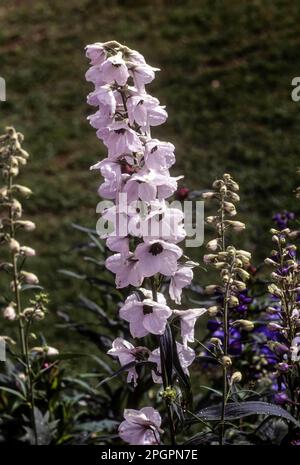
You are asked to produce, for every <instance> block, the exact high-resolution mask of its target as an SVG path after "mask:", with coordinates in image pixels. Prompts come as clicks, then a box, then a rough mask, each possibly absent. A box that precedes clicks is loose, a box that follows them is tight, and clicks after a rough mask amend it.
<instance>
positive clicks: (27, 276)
mask: <svg viewBox="0 0 300 465" xmlns="http://www.w3.org/2000/svg"><path fill="white" fill-rule="evenodd" d="M20 275H21V276H22V278H23V279H24V281H25V283H26V284H38V283H39V278H38V277H37V276H36V275H35V274H33V273H29V272H28V271H21V273H20Z"/></svg>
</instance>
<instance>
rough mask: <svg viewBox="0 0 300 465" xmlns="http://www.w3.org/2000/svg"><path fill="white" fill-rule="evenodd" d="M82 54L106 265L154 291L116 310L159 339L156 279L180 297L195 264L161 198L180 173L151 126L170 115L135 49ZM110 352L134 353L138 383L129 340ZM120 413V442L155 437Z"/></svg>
mask: <svg viewBox="0 0 300 465" xmlns="http://www.w3.org/2000/svg"><path fill="white" fill-rule="evenodd" d="M86 54H87V57H88V58H89V59H90V60H91V68H90V69H89V70H88V71H87V73H86V78H87V80H89V81H91V82H92V83H93V84H94V85H95V90H94V91H93V92H91V93H90V94H89V96H88V103H89V104H90V105H93V106H96V107H99V108H98V110H97V111H96V113H94V115H91V116H90V117H89V118H88V119H89V121H90V123H91V125H92V126H93V127H94V128H95V129H97V137H98V138H99V139H100V140H102V142H103V143H104V145H105V146H106V147H107V150H108V156H107V158H106V159H105V160H102V161H100V162H99V163H96V164H95V165H93V166H92V169H99V171H100V173H101V175H102V176H103V177H104V182H103V183H102V184H101V186H100V187H99V190H98V193H99V194H100V195H101V196H102V197H104V198H106V199H112V200H113V201H114V202H115V204H114V205H113V206H112V207H110V208H106V209H105V210H104V212H103V213H102V219H104V220H107V221H109V222H110V223H111V224H112V225H113V231H112V232H109V233H107V232H103V233H101V234H100V235H101V237H102V238H103V239H106V245H107V247H108V248H109V249H110V250H111V251H113V252H115V254H113V255H112V256H110V257H108V258H107V260H106V267H107V269H108V270H110V271H111V272H113V273H115V275H116V286H117V287H118V288H123V287H127V286H129V285H131V286H134V287H140V286H141V285H142V284H143V283H144V281H145V287H146V286H147V283H148V285H149V282H151V291H149V290H147V289H139V292H136V293H133V294H131V295H130V296H129V297H128V298H127V300H126V302H125V304H124V305H123V306H122V307H121V309H120V317H121V318H123V319H125V320H126V321H128V322H129V324H130V332H131V335H132V337H133V338H141V337H144V336H146V335H149V334H152V335H156V338H157V339H158V340H159V341H160V344H161V339H162V338H163V336H164V334H165V332H166V331H169V334H170V331H171V330H170V326H169V321H170V319H171V317H172V315H173V312H172V310H171V309H170V308H169V307H168V306H167V304H166V300H165V298H164V297H163V296H162V295H161V294H160V293H159V292H158V285H157V283H161V282H162V281H163V280H164V279H166V280H168V281H170V287H169V294H170V297H171V299H172V300H173V301H175V302H176V303H180V302H181V294H182V290H183V288H184V287H186V286H188V285H189V284H190V283H191V281H192V278H193V271H192V268H193V266H195V265H196V264H195V263H191V262H187V261H186V257H185V256H184V255H183V251H182V249H181V248H180V247H179V246H178V243H180V242H181V241H182V240H183V239H184V238H185V236H186V232H185V229H184V224H183V219H184V215H183V212H182V210H180V209H179V208H177V207H175V208H174V207H172V208H170V207H169V205H168V203H167V201H166V199H168V198H169V197H170V196H172V195H173V194H174V193H175V192H176V191H177V181H178V179H180V178H181V177H182V176H179V177H177V178H175V177H172V176H171V175H170V172H169V169H170V167H171V166H172V165H173V164H174V163H175V155H174V150H175V148H174V146H173V144H171V143H170V142H165V141H160V140H158V139H154V138H152V136H151V127H152V126H157V125H160V124H162V123H164V122H165V120H166V118H167V112H166V110H165V108H164V107H163V106H161V105H160V102H159V100H158V99H157V98H155V97H153V96H151V95H149V94H148V93H147V92H146V87H145V86H146V84H148V83H149V82H151V81H152V80H153V79H154V77H155V72H156V71H158V69H157V68H153V67H151V66H149V65H148V64H147V63H146V61H145V59H144V57H143V56H142V55H141V54H140V53H138V52H136V51H135V50H131V49H129V48H128V47H125V46H123V45H121V44H119V43H118V42H115V41H111V42H106V43H103V44H100V43H96V44H93V45H88V46H87V47H86ZM124 197H125V198H126V200H125V205H124V203H123V199H124ZM124 226H125V228H124ZM124 229H125V232H124ZM182 313H183V311H182ZM202 313H204V312H202V311H201V312H199V311H198V310H195V312H193V311H192V310H188V312H187V313H186V315H181V316H182V337H183V341H184V346H182V345H181V344H179V343H176V344H174V345H173V346H174V350H176V351H177V352H178V351H179V353H178V354H177V359H178V360H179V362H180V363H181V364H182V368H183V370H184V373H186V375H188V371H187V370H186V366H187V365H186V363H187V361H186V359H185V358H184V357H183V355H182V354H183V353H188V354H191V353H192V355H193V357H190V358H189V361H188V364H190V363H192V361H193V360H194V351H193V350H192V349H191V348H188V347H187V343H188V342H191V341H193V331H194V324H195V321H196V319H197V317H198V316H200V314H202ZM117 345H118V347H117ZM158 350H159V349H158ZM159 353H160V355H159V358H160V360H159V366H160V367H161V371H162V374H163V376H162V377H160V378H159V379H160V382H162V383H163V385H164V392H165V393H166V392H168V393H169V392H173V390H172V383H173V378H174V377H173V376H172V375H171V378H172V379H167V378H166V376H165V372H166V370H165V360H164V356H165V355H164V351H162V350H160V352H159ZM109 354H110V355H115V356H117V357H118V358H119V360H120V363H121V364H123V361H124V360H123V359H124V357H125V359H126V360H131V363H132V364H133V368H132V369H131V371H130V372H129V376H128V381H131V380H133V381H134V383H136V382H137V374H136V371H135V369H134V365H135V356H136V352H135V350H134V346H133V345H132V344H131V343H129V342H127V341H120V340H117V341H114V343H113V348H112V349H111V350H110V351H109ZM139 355H140V354H139ZM171 373H173V371H172V370H171ZM162 397H164V399H165V402H166V408H167V411H168V421H169V426H170V436H171V442H172V443H173V444H175V425H174V422H173V410H172V408H171V402H172V401H173V400H172V399H171V398H170V397H169V396H168V395H166V396H162ZM175 397H176V396H175ZM148 409H150V410H151V408H148ZM150 410H149V411H150ZM137 415H138V414H134V415H133V418H134V421H135V422H139V418H140V417H139V416H137ZM125 418H126V420H125V422H123V424H122V425H121V427H120V429H119V432H120V436H121V437H122V438H123V439H124V440H125V441H127V442H130V443H131V444H133V443H135V444H141V443H143V444H149V443H150V442H149V440H151V443H152V441H153V440H154V439H155V438H154V439H153V434H152V433H151V435H150V436H151V438H150V439H149V437H148V436H149V435H148V433H149V431H147V430H146V431H144V430H143V428H140V427H136V428H137V429H139V430H141V431H140V433H139V438H138V437H137V436H135V435H128V434H127V433H126V430H125V425H126V427H128V428H129V429H130V428H131V419H130V418H131V417H130V418H129V417H128V415H127V414H125ZM143 422H144V417H143ZM151 431H152V432H153V431H154V429H153V428H152V429H151ZM144 433H145V434H144ZM133 441H136V442H133ZM141 441H142V442H141ZM153 443H155V442H153Z"/></svg>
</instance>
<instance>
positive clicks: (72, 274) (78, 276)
mask: <svg viewBox="0 0 300 465" xmlns="http://www.w3.org/2000/svg"><path fill="white" fill-rule="evenodd" d="M57 271H58V273H61V274H64V275H66V276H69V277H70V278H75V279H81V280H84V279H86V278H87V276H86V275H85V274H78V273H75V272H74V271H70V270H62V269H60V270H57Z"/></svg>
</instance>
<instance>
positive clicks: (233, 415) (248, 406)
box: [197, 401, 300, 427]
mask: <svg viewBox="0 0 300 465" xmlns="http://www.w3.org/2000/svg"><path fill="white" fill-rule="evenodd" d="M221 412H222V405H221V404H219V405H215V406H213V407H207V408H205V409H203V410H200V412H198V413H197V415H198V416H199V417H200V418H202V419H203V420H205V421H215V420H220V419H221ZM249 415H268V416H274V417H280V418H284V419H285V420H287V421H290V422H291V423H294V425H296V426H298V427H300V423H299V422H298V421H297V420H296V419H295V418H294V417H293V416H292V415H291V414H290V413H289V412H287V411H286V410H284V409H283V408H282V407H279V406H278V405H275V404H270V403H268V402H261V401H249V402H234V403H230V404H227V405H226V408H225V420H228V421H231V420H237V419H239V418H243V417H247V416H249Z"/></svg>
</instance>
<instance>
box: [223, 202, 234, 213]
mask: <svg viewBox="0 0 300 465" xmlns="http://www.w3.org/2000/svg"><path fill="white" fill-rule="evenodd" d="M223 205H224V210H225V211H226V212H227V213H229V214H230V215H231V216H234V215H236V208H235V206H234V204H233V203H231V202H224V204H223Z"/></svg>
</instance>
